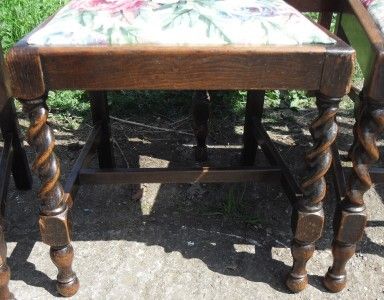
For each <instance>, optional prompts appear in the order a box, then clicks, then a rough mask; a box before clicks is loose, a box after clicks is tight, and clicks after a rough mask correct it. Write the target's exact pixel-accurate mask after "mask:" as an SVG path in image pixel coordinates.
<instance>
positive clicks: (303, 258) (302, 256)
mask: <svg viewBox="0 0 384 300" xmlns="http://www.w3.org/2000/svg"><path fill="white" fill-rule="evenodd" d="M339 102H340V99H339V98H330V97H327V96H324V95H321V94H318V95H317V102H316V104H317V107H318V110H319V116H318V117H317V119H316V120H315V121H314V122H313V123H312V124H311V126H310V132H311V135H312V138H313V140H314V146H313V148H312V149H311V150H310V151H309V152H308V153H307V155H306V162H307V169H308V171H309V175H308V176H307V177H306V178H305V179H304V181H303V183H302V186H301V188H302V191H303V194H304V197H303V198H300V200H299V201H298V203H296V204H295V207H294V213H293V216H292V230H293V234H294V239H293V243H292V248H291V251H292V256H293V267H292V270H291V272H290V274H289V275H288V278H287V281H286V284H287V287H288V288H289V289H290V290H291V291H292V292H295V293H296V292H300V291H301V290H303V289H304V288H305V287H306V285H307V283H308V277H307V271H306V264H307V261H308V260H309V259H310V258H311V257H312V255H313V252H314V250H315V242H316V241H317V240H318V239H319V238H320V237H321V235H322V231H323V226H324V212H323V199H324V197H325V193H326V182H325V179H324V176H325V174H326V173H327V172H328V170H329V168H330V167H331V164H332V150H331V145H332V144H333V142H334V141H335V140H336V136H337V130H338V127H337V124H336V120H335V116H336V113H337V110H338V106H339Z"/></svg>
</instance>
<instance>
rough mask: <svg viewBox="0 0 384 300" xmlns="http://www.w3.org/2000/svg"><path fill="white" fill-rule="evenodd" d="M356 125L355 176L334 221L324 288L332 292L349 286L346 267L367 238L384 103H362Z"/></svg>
mask: <svg viewBox="0 0 384 300" xmlns="http://www.w3.org/2000/svg"><path fill="white" fill-rule="evenodd" d="M356 123H357V124H356V127H355V132H354V135H355V136H354V137H355V143H354V147H353V148H352V150H351V159H352V163H353V168H352V173H351V175H350V178H349V182H348V185H347V193H346V197H345V199H344V201H343V202H342V203H341V204H340V206H339V208H338V213H337V214H336V218H335V223H334V230H335V237H334V241H333V248H332V253H333V265H332V267H331V268H330V269H329V270H328V272H327V274H326V276H325V279H324V285H325V286H326V288H327V289H328V290H330V291H331V292H339V291H341V290H342V289H344V287H345V286H346V281H347V273H346V270H345V266H346V264H347V262H348V260H349V259H350V258H351V257H352V256H353V255H354V254H355V249H356V243H357V242H358V241H359V240H360V239H361V238H362V236H363V234H364V228H365V224H366V220H367V217H366V213H365V205H364V199H363V196H364V193H365V192H366V191H367V190H368V189H369V188H370V187H371V186H372V181H371V177H370V175H369V166H370V165H371V164H372V163H374V162H375V161H377V160H378V159H379V149H378V148H377V145H376V140H377V137H378V135H379V134H380V133H381V132H382V131H383V129H384V103H379V102H375V101H374V100H372V99H369V98H365V99H363V101H362V102H361V109H360V114H359V115H358V119H357V122H356Z"/></svg>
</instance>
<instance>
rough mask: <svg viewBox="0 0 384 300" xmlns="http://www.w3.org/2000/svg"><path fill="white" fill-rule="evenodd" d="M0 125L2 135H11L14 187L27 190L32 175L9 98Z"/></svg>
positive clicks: (30, 186)
mask: <svg viewBox="0 0 384 300" xmlns="http://www.w3.org/2000/svg"><path fill="white" fill-rule="evenodd" d="M0 127H1V132H2V134H3V136H4V137H5V136H12V154H13V159H12V173H13V178H14V181H15V185H16V188H18V189H19V190H29V189H31V188H32V175H31V171H30V169H29V165H28V159H27V156H26V154H25V151H24V147H23V142H22V139H21V136H20V130H19V124H18V122H17V115H16V109H15V104H14V102H13V101H11V100H8V103H7V104H6V105H5V107H4V109H3V111H2V113H1V115H0Z"/></svg>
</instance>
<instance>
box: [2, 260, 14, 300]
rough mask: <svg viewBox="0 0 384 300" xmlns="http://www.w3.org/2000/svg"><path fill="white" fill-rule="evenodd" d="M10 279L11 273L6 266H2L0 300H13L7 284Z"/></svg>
mask: <svg viewBox="0 0 384 300" xmlns="http://www.w3.org/2000/svg"><path fill="white" fill-rule="evenodd" d="M10 278H11V271H10V269H9V267H8V265H3V266H2V267H1V268H0V299H1V300H13V299H15V297H14V296H13V294H12V293H10V292H9V289H8V283H9V280H10Z"/></svg>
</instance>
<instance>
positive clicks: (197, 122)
mask: <svg viewBox="0 0 384 300" xmlns="http://www.w3.org/2000/svg"><path fill="white" fill-rule="evenodd" d="M192 102H193V104H192V105H193V106H192V118H193V124H192V125H193V131H194V133H195V137H196V142H197V145H196V147H195V159H196V161H197V162H205V161H207V160H208V151H207V144H206V142H207V136H208V120H209V109H210V97H209V93H208V91H196V92H195V93H194V94H193V99H192Z"/></svg>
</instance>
